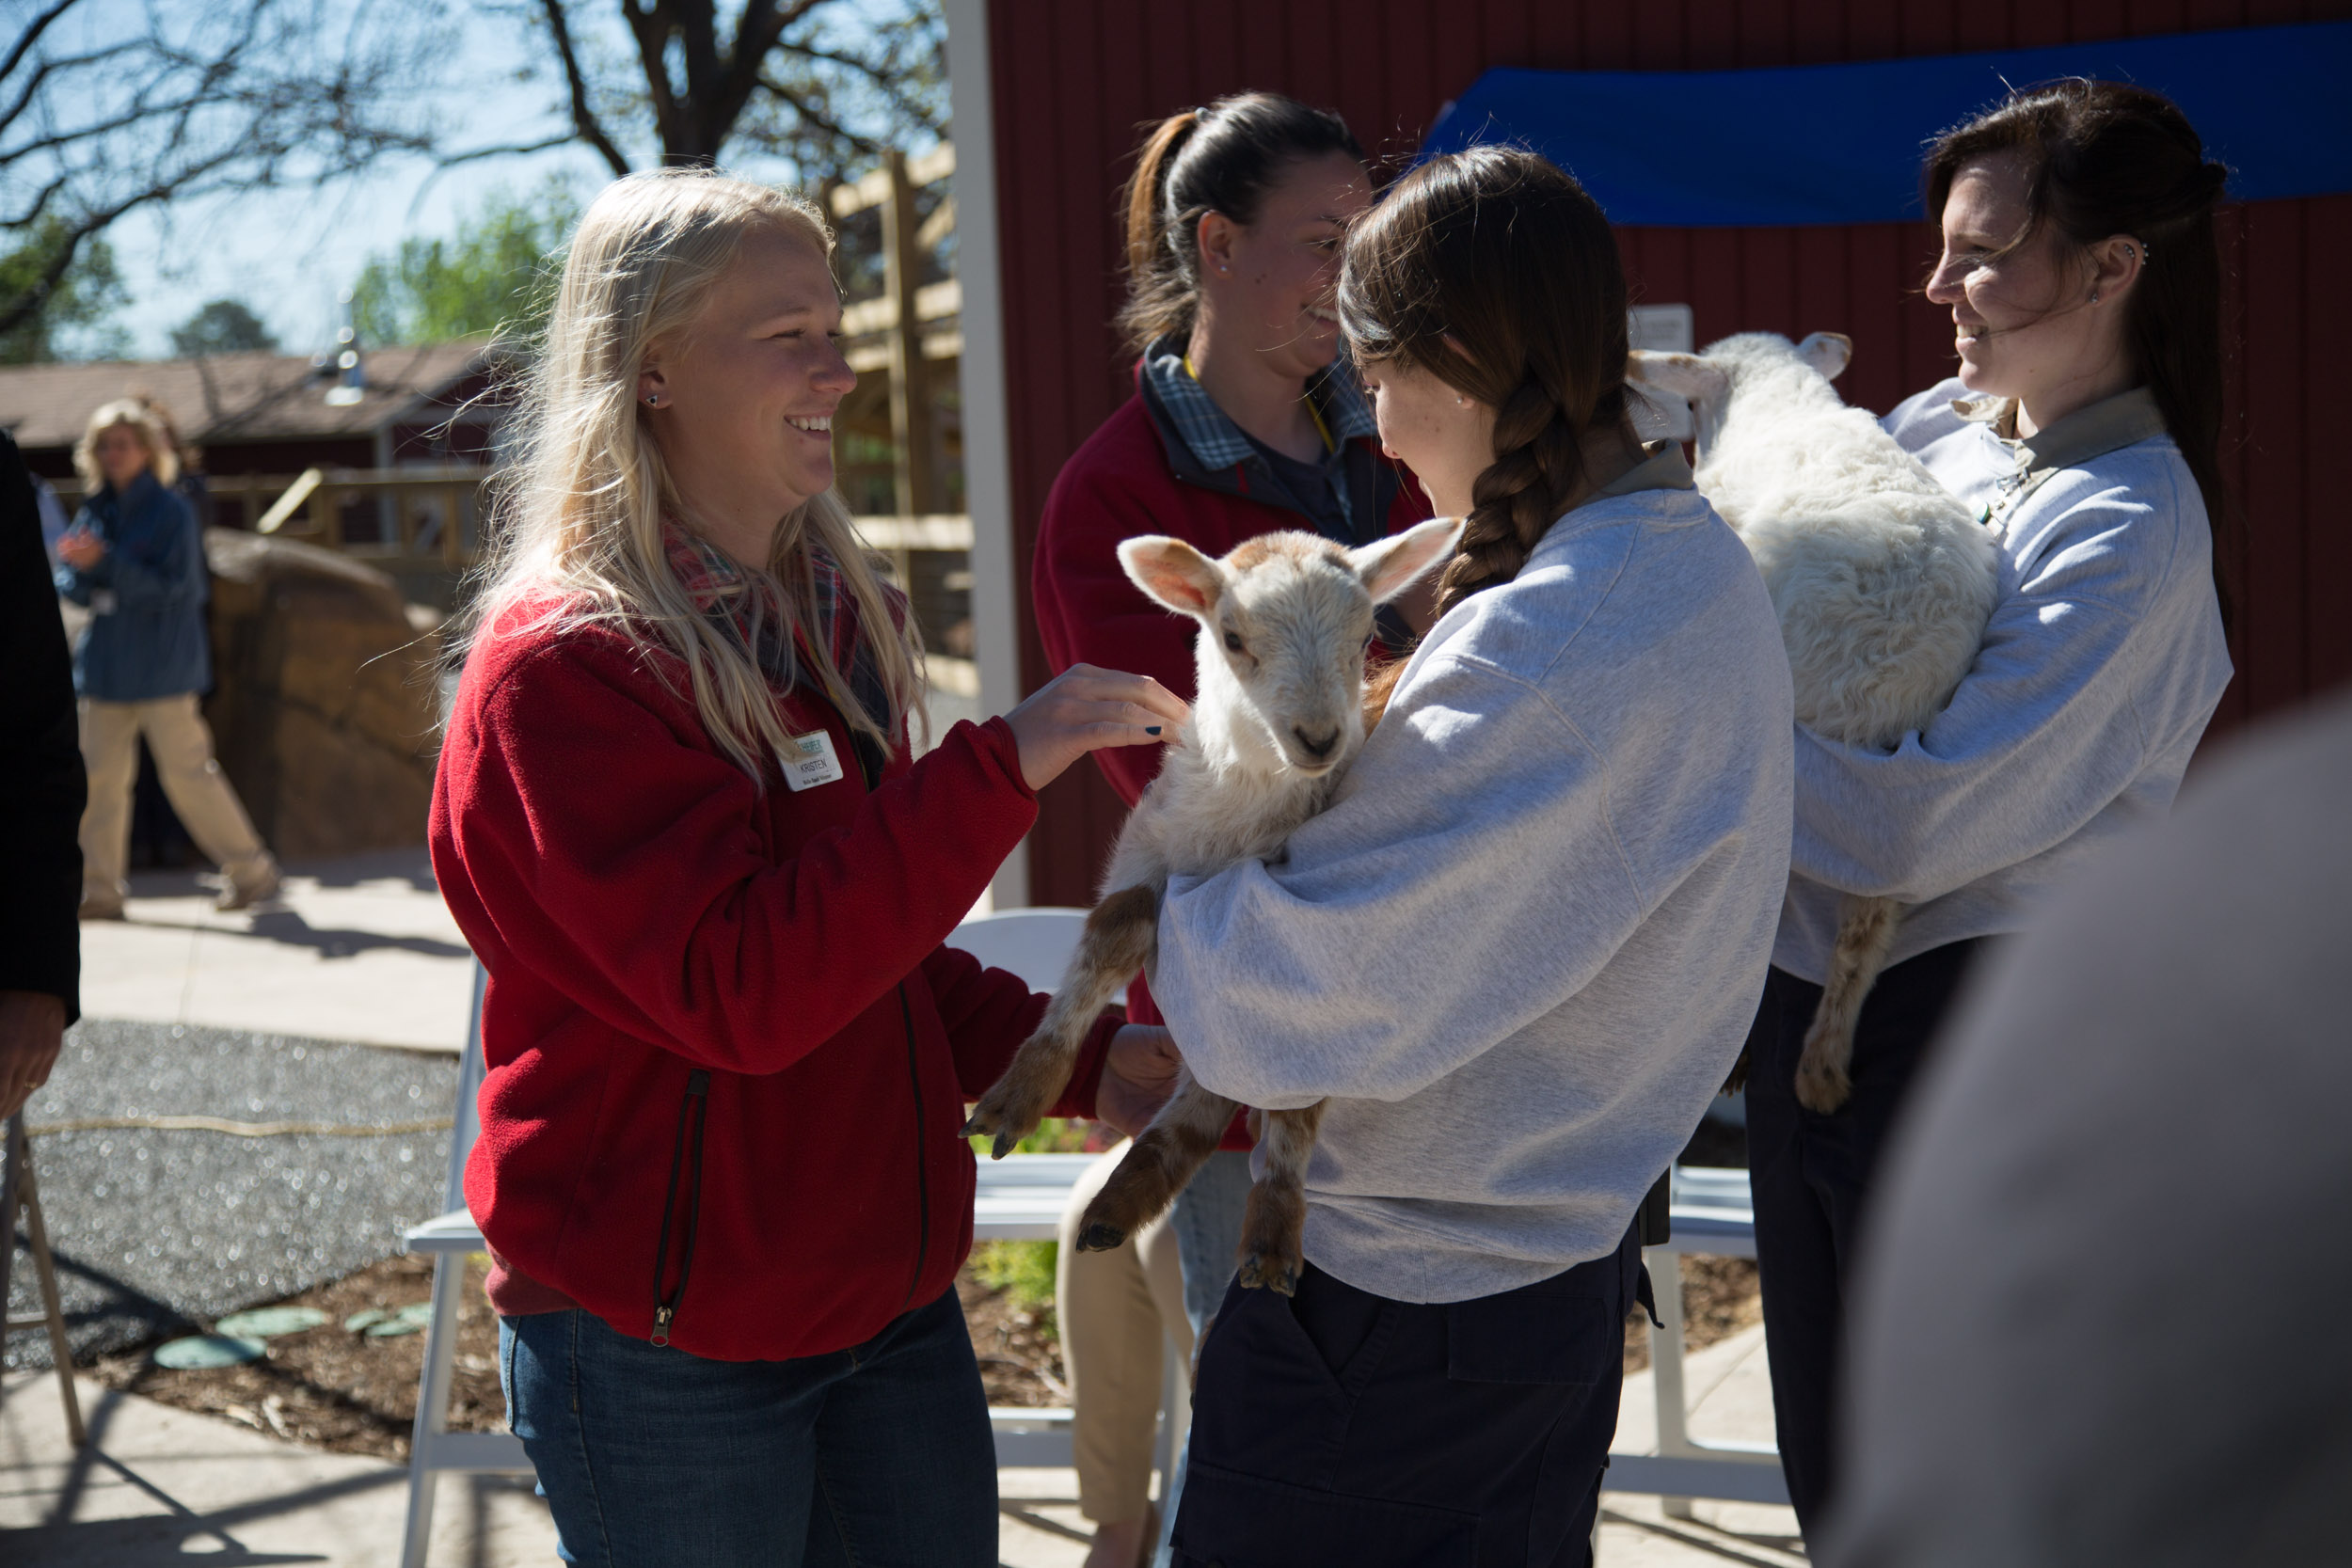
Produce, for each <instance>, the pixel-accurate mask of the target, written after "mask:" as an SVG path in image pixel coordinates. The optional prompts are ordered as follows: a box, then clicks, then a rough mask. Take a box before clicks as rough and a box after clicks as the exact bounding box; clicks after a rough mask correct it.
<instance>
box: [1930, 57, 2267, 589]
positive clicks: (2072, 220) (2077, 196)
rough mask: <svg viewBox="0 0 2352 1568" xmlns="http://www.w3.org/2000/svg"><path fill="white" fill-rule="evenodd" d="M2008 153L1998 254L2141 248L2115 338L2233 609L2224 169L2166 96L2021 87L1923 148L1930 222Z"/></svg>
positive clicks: (2083, 85) (2112, 88)
mask: <svg viewBox="0 0 2352 1568" xmlns="http://www.w3.org/2000/svg"><path fill="white" fill-rule="evenodd" d="M2005 153H2015V154H2019V155H2020V156H2021V157H2022V158H2023V161H2024V163H2025V169H2026V211H2027V213H2028V214H2029V215H2028V216H2027V218H2026V227H2025V229H2024V230H2021V231H2020V232H2019V233H2018V234H2017V235H2016V236H2015V237H2014V238H2012V239H2011V240H2010V242H2009V245H2007V247H2006V248H2005V253H2006V251H2013V250H2015V249H2017V248H2018V247H2019V246H2021V245H2026V244H2027V243H2029V242H2030V241H2032V240H2033V239H2034V238H2035V237H2036V236H2038V235H2039V234H2041V233H2042V232H2043V231H2044V230H2045V229H2046V230H2048V231H2049V232H2051V233H2052V234H2054V235H2055V236H2057V238H2058V240H2059V242H2060V243H2061V244H2064V245H2074V246H2075V247H2077V248H2078V249H2079V248H2081V247H2086V246H2089V245H2096V244H2097V243H2098V242H2100V241H2101V240H2105V239H2107V238H2110V237H2112V236H2115V235H2124V236H2127V237H2129V238H2131V239H2135V240H2137V241H2138V242H2139V243H2140V245H2141V246H2142V247H2143V249H2142V254H2141V257H2140V261H2141V265H2140V272H2139V279H2138V282H2137V285H2136V286H2135V287H2134V288H2133V289H2132V291H2131V292H2130V293H2129V294H2127V295H2126V296H2125V298H2124V303H2123V310H2124V341H2126V342H2127V343H2128V344H2129V345H2130V349H2131V354H2132V361H2133V364H2134V367H2135V368H2136V369H2137V371H2138V372H2139V375H2140V378H2141V379H2142V381H2144V382H2145V383H2146V385H2147V387H2148V389H2149V390H2150V391H2151V392H2153V394H2154V395H2155V400H2156V407H2157V408H2158V409H2159V410H2160V411H2161V412H2162V413H2163V415H2164V423H2165V428H2166V429H2167V430H2169V432H2171V435H2172V440H2173V443H2174V444H2175V445H2176V446H2178V447H2179V448H2180V449H2181V457H2182V459H2183V460H2184V461H2185V462H2186V463H2187V464H2188V471H2189V473H2190V474H2191V475H2192V476H2193V477H2194V478H2195V479H2196V481H2197V488H2198V490H2199V492H2200V493H2201V495H2202V496H2203V498H2204V502H2205V516H2206V519H2207V521H2208V523H2209V524H2210V526H2211V527H2212V529H2213V545H2214V548H2213V572H2214V587H2215V589H2216V591H2217V593H2218V594H2220V597H2221V610H2222V614H2223V616H2224V617H2225V619H2226V618H2228V617H2230V615H2231V612H2232V610H2233V602H2232V594H2231V589H2230V573H2229V565H2230V563H2229V562H2228V561H2227V559H2226V556H2227V553H2228V552H2227V551H2226V550H2225V549H2224V547H2223V546H2224V543H2225V541H2226V540H2227V539H2228V537H2229V531H2228V529H2227V527H2226V525H2225V522H2224V519H2225V517H2226V516H2227V515H2228V504H2229V498H2228V496H2227V494H2226V493H2225V491H2224V489H2223V487H2222V483H2221V252H2220V248H2219V246H2218V245H2217V243H2216V242H2215V239H2214V225H2213V213H2214V208H2215V207H2216V206H2217V205H2218V204H2219V202H2220V200H2221V194H2222V186H2223V183H2224V182H2225V181H2226V180H2227V179H2228V177H2229V170H2228V169H2227V168H2225V167H2224V166H2222V165H2220V164H2217V163H2215V162H2212V161H2210V160H2208V159H2207V158H2206V157H2205V144H2204V142H2203V141H2202V140H2201V138H2200V137H2199V136H2198V135H2197V131H2196V128H2195V127H2194V126H2192V125H2190V124H2189V122H2188V119H2187V117H2186V116H2185V115H2183V114H2182V113H2181V111H2180V110H2179V108H2178V107H2176V106H2175V105H2174V104H2173V103H2172V101H2171V100H2170V99H2168V98H2166V97H2164V96H2163V95H2162V94H2160V93H2154V92H2150V91H2149V90H2148V89H2147V88H2145V87H2132V86H2130V85H2128V84H2126V83H2122V82H2091V81H2085V80H2083V79H2081V78H2079V77H2077V78H2072V79H2069V80H2066V81H2059V82H2050V83H2045V84H2043V85H2042V86H2039V87H2025V88H2021V89H2019V90H2017V91H2015V92H2012V93H2010V95H2009V97H2008V98H2006V99H2004V100H2003V101H2002V102H2001V103H1998V104H1996V105H1994V107H1993V108H1990V109H1988V110H1986V111H1985V112H1984V113H1982V114H1980V115H1979V116H1977V117H1976V118H1975V119H1971V120H1968V121H1966V122H1965V123H1964V124H1962V125H1958V126H1955V127H1954V128H1953V129H1951V130H1949V131H1947V132H1945V133H1944V135H1941V136H1939V137H1937V138H1936V141H1935V144H1934V145H1933V147H1931V149H1930V150H1929V152H1928V161H1927V170H1926V184H1927V190H1926V196H1927V210H1928V215H1929V217H1930V218H1931V220H1933V219H1940V217H1941V216H1942V214H1943V212H1944V202H1945V199H1946V198H1947V197H1949V196H1950V195H1951V190H1952V182H1953V180H1954V179H1955V178H1957V177H1958V175H1959V174H1960V171H1961V170H1962V169H1963V168H1964V167H1965V166H1968V165H1970V164H1972V163H1976V162H1978V161H1979V160H1980V159H1985V158H1992V157H1998V156H2000V155H2002V154H2005Z"/></svg>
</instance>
